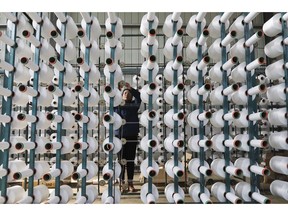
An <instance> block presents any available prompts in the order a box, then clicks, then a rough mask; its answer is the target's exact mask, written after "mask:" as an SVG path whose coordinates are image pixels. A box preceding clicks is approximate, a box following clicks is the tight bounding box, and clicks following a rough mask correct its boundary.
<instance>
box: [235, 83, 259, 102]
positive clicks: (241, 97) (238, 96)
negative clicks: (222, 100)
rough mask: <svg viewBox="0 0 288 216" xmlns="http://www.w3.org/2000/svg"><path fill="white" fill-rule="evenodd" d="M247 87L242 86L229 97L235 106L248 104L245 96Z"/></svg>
mask: <svg viewBox="0 0 288 216" xmlns="http://www.w3.org/2000/svg"><path fill="white" fill-rule="evenodd" d="M246 91H247V85H242V86H241V87H240V88H239V89H238V91H236V92H235V93H233V94H232V95H231V99H232V101H233V102H234V103H235V104H237V105H246V104H247V103H248V97H247V94H246ZM254 98H255V95H252V100H254Z"/></svg>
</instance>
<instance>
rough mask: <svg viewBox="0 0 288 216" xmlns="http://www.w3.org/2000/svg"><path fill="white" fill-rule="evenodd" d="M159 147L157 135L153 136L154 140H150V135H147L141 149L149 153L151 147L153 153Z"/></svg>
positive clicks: (142, 140) (141, 142) (142, 141)
mask: <svg viewBox="0 0 288 216" xmlns="http://www.w3.org/2000/svg"><path fill="white" fill-rule="evenodd" d="M158 145H159V140H158V138H157V137H156V136H155V135H152V139H148V134H146V135H145V136H144V137H143V138H142V139H141V141H140V147H141V149H142V150H143V151H145V152H148V151H149V147H150V148H152V152H155V151H156V150H157V147H158Z"/></svg>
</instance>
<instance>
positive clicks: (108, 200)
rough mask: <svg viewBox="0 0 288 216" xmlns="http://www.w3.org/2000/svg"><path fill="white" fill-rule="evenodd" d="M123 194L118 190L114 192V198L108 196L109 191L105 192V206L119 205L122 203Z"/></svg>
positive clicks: (102, 197)
mask: <svg viewBox="0 0 288 216" xmlns="http://www.w3.org/2000/svg"><path fill="white" fill-rule="evenodd" d="M120 197H121V192H120V190H119V189H118V188H115V189H114V190H112V196H108V189H106V190H105V191H103V193H102V196H101V202H102V203H103V204H117V203H120Z"/></svg>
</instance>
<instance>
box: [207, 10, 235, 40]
mask: <svg viewBox="0 0 288 216" xmlns="http://www.w3.org/2000/svg"><path fill="white" fill-rule="evenodd" d="M222 17H223V15H222V16H221V15H217V16H215V17H214V18H213V20H212V21H211V23H210V24H209V26H208V30H209V32H210V34H209V35H210V36H211V37H212V38H219V37H220V36H221V35H220V33H221V21H220V19H221V18H222ZM224 24H225V30H227V29H228V27H229V24H230V22H229V20H228V19H225V22H224Z"/></svg>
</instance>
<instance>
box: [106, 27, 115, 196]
mask: <svg viewBox="0 0 288 216" xmlns="http://www.w3.org/2000/svg"><path fill="white" fill-rule="evenodd" d="M116 24H117V23H113V24H112V23H111V31H112V32H113V33H115V27H116ZM111 58H112V59H113V61H114V60H115V48H111ZM110 85H111V87H112V89H114V88H115V86H114V73H110ZM109 114H110V115H111V116H113V115H114V98H110V101H109ZM113 137H114V128H113V124H111V123H110V124H109V142H112V143H113ZM108 166H109V169H113V152H111V151H110V152H109V155H108ZM108 196H113V181H112V179H109V180H108Z"/></svg>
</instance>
